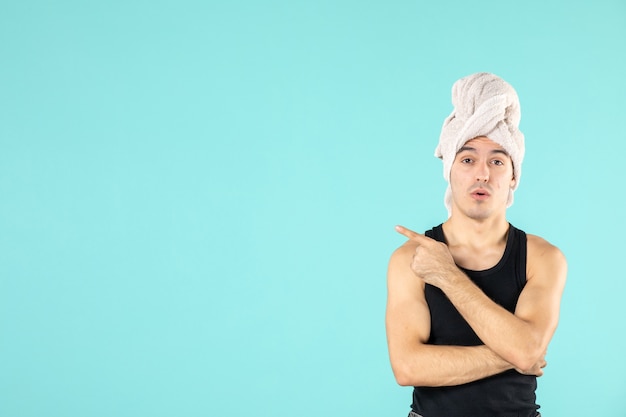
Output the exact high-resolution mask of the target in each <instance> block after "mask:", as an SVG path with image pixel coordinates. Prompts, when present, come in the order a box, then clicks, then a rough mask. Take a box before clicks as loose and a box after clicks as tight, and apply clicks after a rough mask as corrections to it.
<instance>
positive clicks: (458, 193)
mask: <svg viewBox="0 0 626 417" xmlns="http://www.w3.org/2000/svg"><path fill="white" fill-rule="evenodd" d="M514 184H515V179H514V178H513V162H512V161H511V158H510V157H509V155H508V154H507V153H506V151H505V150H504V149H503V148H502V147H501V146H500V145H498V144H497V143H495V142H493V141H492V140H490V139H488V138H486V137H484V136H480V137H477V138H474V139H472V140H469V141H468V142H467V143H466V144H465V145H464V146H463V147H462V148H461V149H460V150H459V152H458V153H457V154H456V157H455V159H454V162H453V163H452V169H451V171H450V188H451V189H452V213H453V215H454V214H455V213H463V214H464V215H466V216H468V217H470V218H472V219H476V220H482V219H487V218H489V217H491V216H492V215H494V214H502V215H504V213H505V211H506V204H507V199H508V196H509V190H510V188H511V187H513V185H514Z"/></svg>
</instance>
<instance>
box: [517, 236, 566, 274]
mask: <svg viewBox="0 0 626 417" xmlns="http://www.w3.org/2000/svg"><path fill="white" fill-rule="evenodd" d="M527 239H528V240H527V250H528V264H527V267H528V272H529V278H531V277H532V276H536V275H544V273H545V272H547V273H548V274H549V275H551V276H555V275H556V276H557V277H562V279H563V280H565V275H566V271H567V260H566V259H565V255H564V254H563V252H561V250H560V249H559V248H557V247H556V246H554V245H553V244H551V243H550V242H548V241H547V240H545V239H544V238H542V237H539V236H536V235H531V234H529V235H527Z"/></svg>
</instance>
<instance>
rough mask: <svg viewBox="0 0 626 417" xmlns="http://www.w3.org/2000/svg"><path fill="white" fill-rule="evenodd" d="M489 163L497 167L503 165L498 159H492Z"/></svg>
mask: <svg viewBox="0 0 626 417" xmlns="http://www.w3.org/2000/svg"><path fill="white" fill-rule="evenodd" d="M491 163H492V164H494V165H499V166H501V165H504V162H502V161H501V160H499V159H494V160H493V161H491Z"/></svg>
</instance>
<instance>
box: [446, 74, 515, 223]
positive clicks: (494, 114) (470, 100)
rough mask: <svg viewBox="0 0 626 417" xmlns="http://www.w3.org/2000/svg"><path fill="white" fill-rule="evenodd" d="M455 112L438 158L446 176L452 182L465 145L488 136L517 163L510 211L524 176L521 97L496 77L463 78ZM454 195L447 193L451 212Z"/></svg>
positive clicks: (457, 90) (454, 99) (456, 85)
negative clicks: (456, 163)
mask: <svg viewBox="0 0 626 417" xmlns="http://www.w3.org/2000/svg"><path fill="white" fill-rule="evenodd" d="M452 104H453V105H454V110H453V111H452V113H451V114H450V116H448V117H447V118H446V120H445V121H444V122H443V127H442V129H441V135H440V136H439V145H438V146H437V149H435V156H436V157H437V158H440V159H442V160H443V176H444V178H445V179H446V181H448V182H450V169H451V168H452V162H453V161H454V158H455V157H456V154H457V152H458V151H459V149H461V147H463V145H465V143H466V142H467V141H469V140H471V139H474V138H476V137H478V136H486V137H487V138H489V139H491V140H492V141H494V142H496V143H497V144H499V145H500V146H502V148H504V150H505V151H506V152H507V153H508V154H509V156H510V157H511V160H512V161H513V175H514V177H515V185H514V186H513V188H512V189H511V190H510V191H509V199H508V202H507V207H509V206H510V205H511V204H513V191H514V190H515V189H517V186H518V184H519V180H520V177H521V175H522V160H523V159H524V135H523V134H522V132H520V130H519V129H518V127H519V122H520V118H521V113H520V105H519V99H518V97H517V93H516V92H515V90H514V89H513V87H511V85H509V84H508V83H507V82H506V81H504V80H503V79H501V78H499V77H498V76H496V75H493V74H489V73H486V72H481V73H477V74H472V75H469V76H467V77H464V78H461V79H460V80H458V81H457V82H455V83H454V85H453V86H452ZM451 199H452V193H451V190H450V186H448V189H447V190H446V197H445V205H446V207H447V208H448V213H450V211H451Z"/></svg>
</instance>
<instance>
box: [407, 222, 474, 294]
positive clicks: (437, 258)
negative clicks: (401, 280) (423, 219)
mask: <svg viewBox="0 0 626 417" xmlns="http://www.w3.org/2000/svg"><path fill="white" fill-rule="evenodd" d="M396 231H397V232H398V233H400V234H401V235H404V236H406V237H407V238H408V239H409V240H411V241H413V242H414V243H415V244H416V245H417V247H416V248H415V254H414V255H413V260H412V262H411V269H412V270H413V272H414V273H415V275H417V276H418V277H419V278H421V279H423V280H424V281H425V282H426V283H428V284H431V285H434V286H436V287H439V288H441V287H442V286H444V285H445V284H447V283H450V282H451V281H452V280H453V279H455V278H458V277H459V274H461V275H463V274H462V272H461V271H460V270H459V268H458V267H457V266H456V264H455V262H454V259H453V258H452V254H451V253H450V250H449V249H448V246H447V245H446V244H445V243H442V242H438V241H436V240H434V239H431V238H429V237H427V236H424V235H421V234H419V233H416V232H414V231H412V230H409V229H407V228H406V227H403V226H396ZM463 276H464V275H463Z"/></svg>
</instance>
